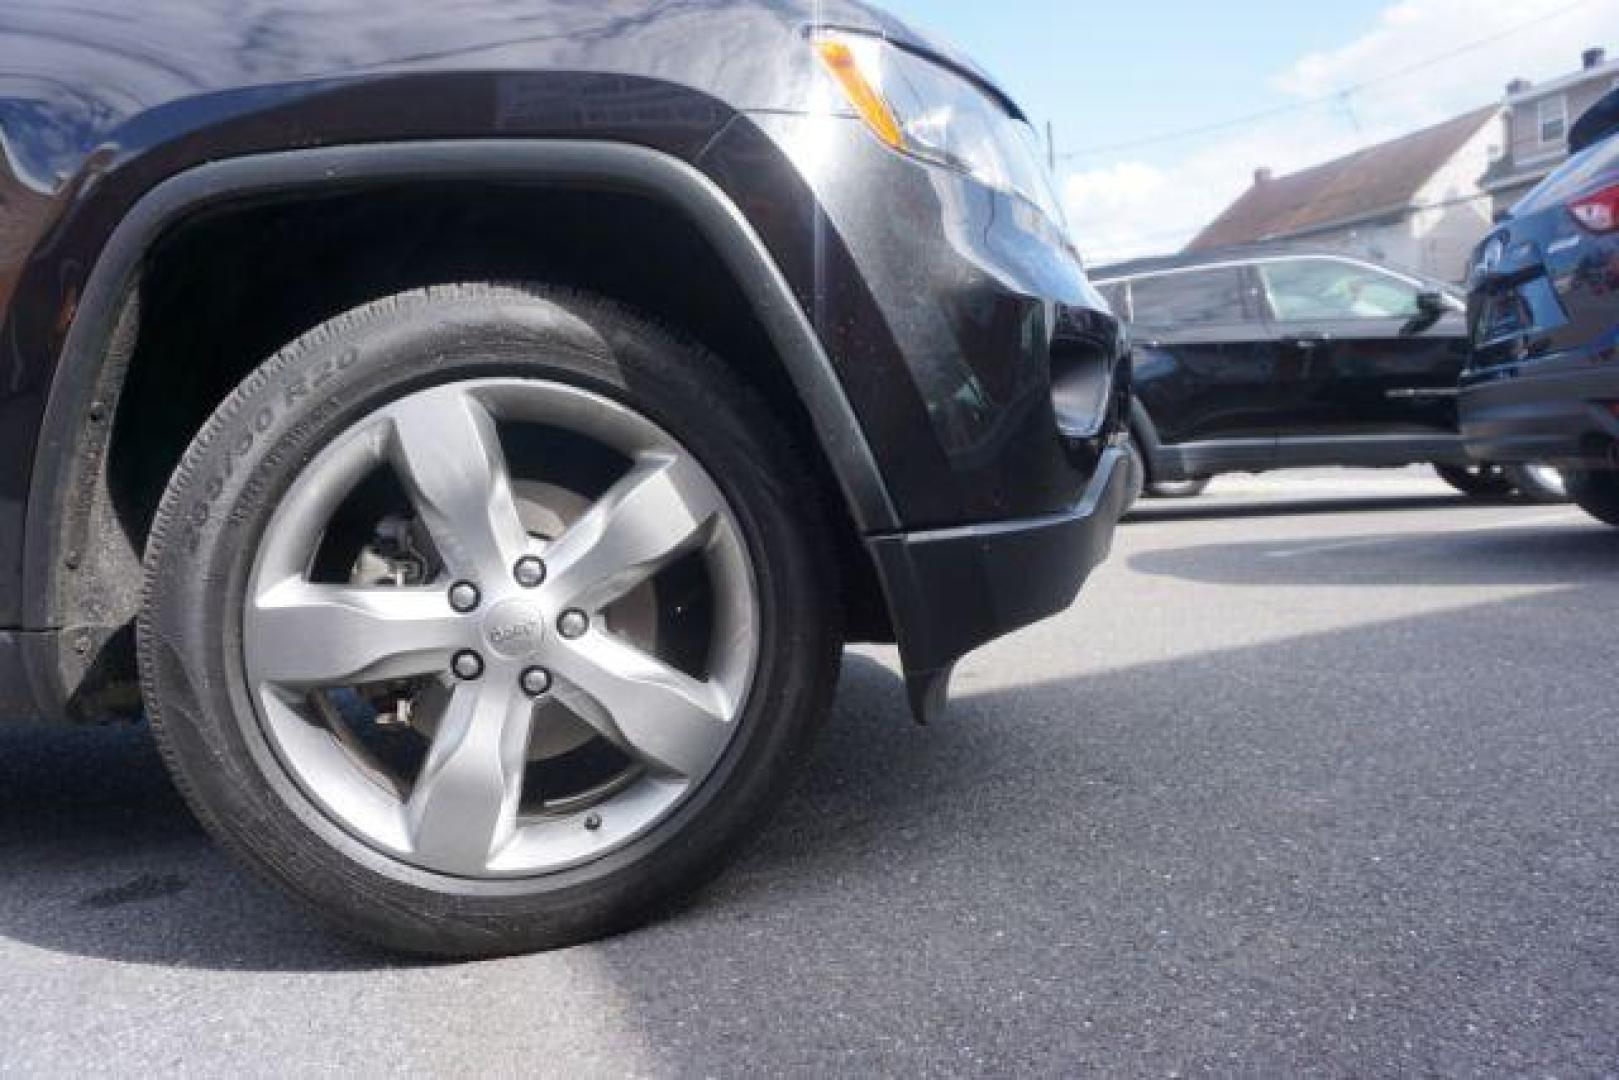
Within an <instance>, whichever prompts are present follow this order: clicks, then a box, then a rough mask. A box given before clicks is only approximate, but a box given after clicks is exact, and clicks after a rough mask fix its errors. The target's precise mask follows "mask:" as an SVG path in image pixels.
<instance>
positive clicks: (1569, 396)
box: [1460, 358, 1619, 467]
mask: <svg viewBox="0 0 1619 1080" xmlns="http://www.w3.org/2000/svg"><path fill="white" fill-rule="evenodd" d="M1613 402H1619V366H1615V365H1607V366H1603V367H1594V366H1593V365H1592V364H1591V363H1590V361H1588V360H1585V359H1583V358H1582V359H1579V360H1576V361H1568V362H1552V363H1546V364H1544V366H1542V365H1525V366H1524V367H1521V368H1519V369H1517V370H1515V371H1513V372H1511V373H1509V374H1504V375H1503V376H1501V377H1497V378H1493V379H1490V380H1489V381H1483V382H1474V383H1472V385H1469V386H1467V387H1465V388H1464V389H1463V391H1462V395H1461V405H1460V408H1461V420H1462V436H1463V438H1464V439H1465V441H1466V443H1467V452H1468V454H1469V455H1470V456H1471V457H1473V458H1474V459H1475V460H1478V461H1490V462H1501V463H1512V462H1526V461H1536V462H1540V461H1543V462H1547V463H1549V464H1553V465H1560V466H1565V467H1577V466H1591V465H1606V464H1611V463H1612V461H1613V455H1614V452H1615V447H1616V446H1619V417H1616V416H1615V415H1614V412H1613V410H1612V408H1611V407H1610V405H1611V403H1613Z"/></svg>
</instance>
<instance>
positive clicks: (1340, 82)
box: [1063, 0, 1619, 263]
mask: <svg viewBox="0 0 1619 1080" xmlns="http://www.w3.org/2000/svg"><path fill="white" fill-rule="evenodd" d="M1528 24H1533V29H1531V30H1527V31H1519V30H1517V28H1519V27H1523V26H1525V25H1528ZM1616 30H1619V0H1586V2H1585V3H1583V4H1577V3H1576V0H1515V2H1514V3H1511V4H1507V3H1497V2H1494V0H1487V2H1486V0H1400V2H1398V3H1394V4H1391V5H1389V6H1388V7H1386V8H1385V9H1384V10H1383V11H1382V13H1381V14H1380V15H1379V16H1378V17H1377V19H1376V21H1375V22H1374V24H1373V25H1372V26H1371V28H1370V29H1368V30H1367V31H1366V32H1365V33H1363V34H1361V35H1360V36H1358V37H1356V38H1354V39H1353V40H1351V41H1348V42H1346V43H1345V44H1343V45H1342V46H1340V47H1339V48H1336V49H1330V50H1327V51H1324V52H1317V53H1309V54H1306V55H1303V56H1301V57H1299V58H1298V59H1297V60H1296V61H1295V62H1294V63H1293V64H1291V65H1290V66H1289V67H1288V68H1287V69H1286V70H1284V71H1282V72H1279V73H1275V74H1273V75H1271V76H1270V78H1269V84H1270V85H1271V86H1272V87H1273V88H1274V89H1275V90H1276V91H1277V93H1278V94H1280V95H1281V96H1282V97H1281V100H1280V101H1279V102H1278V104H1280V105H1287V104H1288V103H1290V102H1292V103H1298V104H1299V105H1300V106H1301V107H1300V108H1298V109H1297V110H1295V111H1291V112H1287V113H1285V114H1283V115H1281V116H1277V117H1272V118H1270V119H1267V120H1264V121H1260V122H1256V123H1252V124H1245V125H1242V126H1240V127H1237V128H1234V129H1231V130H1228V131H1225V132H1219V133H1213V134H1211V135H1210V136H1208V137H1207V138H1203V139H1194V140H1187V141H1182V142H1176V143H1169V144H1165V145H1163V146H1157V147H1151V148H1146V147H1144V148H1141V149H1140V150H1138V151H1136V152H1134V153H1133V154H1131V155H1130V156H1129V157H1127V158H1125V159H1122V160H1116V161H1112V162H1109V161H1106V160H1105V159H1102V160H1096V159H1092V160H1089V161H1086V160H1081V161H1076V162H1075V163H1074V167H1073V168H1072V169H1071V170H1070V171H1069V172H1068V173H1067V175H1066V176H1065V177H1064V178H1063V194H1064V197H1065V201H1066V205H1067V208H1068V212H1069V217H1070V221H1071V223H1072V224H1073V227H1074V232H1075V234H1076V236H1077V237H1078V239H1079V243H1080V246H1081V248H1082V249H1083V250H1084V251H1085V252H1086V254H1087V256H1088V257H1089V258H1090V260H1091V261H1092V262H1093V263H1105V262H1110V261H1117V260H1119V259H1125V258H1131V257H1134V256H1137V255H1145V254H1151V253H1156V252H1165V251H1174V250H1177V249H1178V248H1180V247H1181V246H1182V245H1183V244H1184V243H1185V242H1186V241H1187V240H1189V239H1190V238H1191V237H1192V236H1193V235H1195V233H1196V232H1197V231H1198V230H1199V229H1200V228H1202V226H1204V225H1206V224H1207V223H1208V222H1209V221H1210V220H1212V219H1213V218H1214V216H1215V215H1217V214H1218V213H1219V212H1220V211H1221V210H1223V209H1224V208H1225V207H1226V206H1227V205H1229V204H1230V202H1231V201H1232V200H1233V199H1235V198H1236V197H1237V196H1238V195H1240V194H1241V193H1242V192H1243V191H1244V190H1246V189H1247V187H1248V186H1249V184H1251V183H1252V182H1253V173H1254V170H1255V169H1257V168H1260V167H1268V168H1271V169H1274V170H1275V171H1276V172H1277V173H1278V174H1283V173H1287V172H1292V171H1294V170H1297V169H1300V168H1305V167H1308V166H1310V165H1313V164H1318V163H1320V162H1323V161H1328V160H1330V159H1332V158H1334V157H1337V156H1339V155H1341V154H1344V153H1348V152H1350V151H1351V150H1354V149H1356V148H1357V147H1360V146H1365V145H1368V144H1371V143H1375V142H1379V141H1382V140H1384V139H1388V138H1392V137H1394V136H1396V135H1399V134H1402V133H1404V132H1407V131H1413V130H1416V129H1418V128H1421V127H1425V126H1427V125H1429V124H1433V123H1437V122H1439V121H1441V120H1444V119H1446V118H1448V117H1451V116H1455V115H1457V114H1459V113H1462V112H1465V111H1466V110H1468V109H1472V108H1476V107H1478V106H1480V105H1484V104H1489V103H1491V102H1495V101H1499V100H1500V99H1501V97H1502V95H1503V93H1504V91H1505V87H1506V84H1507V82H1508V81H1509V80H1510V79H1512V78H1515V77H1520V76H1521V77H1525V78H1530V79H1534V80H1537V81H1538V80H1545V79H1548V78H1555V77H1557V76H1559V75H1563V74H1566V73H1568V72H1570V71H1573V70H1574V69H1575V68H1576V67H1577V66H1578V64H1579V57H1580V53H1581V51H1582V50H1584V49H1585V48H1587V47H1589V46H1592V45H1607V46H1609V48H1610V50H1611V49H1613V48H1614V47H1615V46H1619V41H1616V40H1615V39H1614V37H1613V35H1614V33H1615V31H1616ZM1509 31H1511V32H1510V33H1509ZM1491 38H1496V40H1490V41H1486V39H1491ZM1475 42H1485V43H1484V44H1479V45H1477V47H1468V46H1470V45H1471V44H1472V43H1475ZM1458 50H1460V51H1458ZM1446 53H1455V55H1453V56H1451V57H1449V58H1446V59H1439V58H1440V57H1443V56H1444V55H1445V54H1446ZM1406 69H1414V73H1413V74H1409V75H1404V76H1402V77H1399V78H1394V79H1389V80H1386V81H1378V82H1376V83H1375V84H1373V85H1370V86H1366V87H1365V88H1363V89H1358V90H1355V91H1354V92H1353V93H1349V94H1343V93H1342V92H1343V91H1344V90H1346V89H1348V88H1351V87H1356V86H1358V85H1359V84H1361V83H1365V82H1367V81H1369V80H1375V79H1379V78H1380V77H1381V76H1384V75H1387V74H1389V73H1392V72H1399V71H1404V70H1406ZM1263 77H1264V76H1263V73H1256V78H1263ZM1320 99H1327V100H1320ZM1151 134H1152V133H1151V132H1143V135H1144V136H1150V135H1151Z"/></svg>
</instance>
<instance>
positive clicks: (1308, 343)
mask: <svg viewBox="0 0 1619 1080" xmlns="http://www.w3.org/2000/svg"><path fill="white" fill-rule="evenodd" d="M1331 341H1332V335H1331V334H1289V335H1287V336H1286V337H1284V338H1282V344H1283V345H1287V346H1290V347H1292V348H1295V349H1305V350H1310V349H1319V348H1321V347H1322V346H1323V345H1327V344H1330V343H1331Z"/></svg>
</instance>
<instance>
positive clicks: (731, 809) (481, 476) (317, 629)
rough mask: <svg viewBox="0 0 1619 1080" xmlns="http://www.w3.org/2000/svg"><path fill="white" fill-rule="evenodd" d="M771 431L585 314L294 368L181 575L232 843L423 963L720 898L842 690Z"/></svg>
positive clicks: (279, 365)
mask: <svg viewBox="0 0 1619 1080" xmlns="http://www.w3.org/2000/svg"><path fill="white" fill-rule="evenodd" d="M768 412H769V411H768V409H767V408H766V407H765V406H764V405H763V404H762V403H761V402H759V401H757V400H755V399H754V398H753V397H752V396H751V395H749V394H748V393H746V392H745V391H744V390H743V389H742V388H741V387H740V386H739V385H738V384H737V382H736V381H735V379H734V378H733V377H732V375H731V373H730V371H729V369H727V368H726V367H725V366H724V365H723V364H722V363H720V362H719V361H717V360H716V359H715V358H714V357H713V356H711V355H709V354H708V353H706V352H704V351H703V350H701V349H699V348H697V347H695V346H693V345H692V344H690V343H688V342H685V341H682V340H680V339H678V338H675V337H673V336H672V335H669V334H667V333H665V332H664V331H662V330H661V329H659V328H657V327H656V326H654V325H653V324H651V323H649V322H647V321H645V320H643V319H641V318H639V317H637V316H636V315H634V314H633V313H630V312H628V311H626V310H624V309H623V308H620V307H618V306H616V305H613V304H611V303H608V302H605V301H601V300H596V299H592V298H588V297H582V296H580V295H579V294H576V293H562V292H549V291H546V290H543V289H534V288H522V287H515V286H494V285H464V286H453V287H440V288H433V289H428V290H422V291H419V292H412V293H406V294H403V295H400V296H397V297H393V298H390V299H388V300H384V301H381V302H378V303H375V304H371V305H369V306H367V307H364V308H360V309H358V310H356V311H354V312H351V313H349V314H347V315H343V316H341V317H339V318H337V319H335V320H333V321H332V322H330V323H328V324H326V325H325V326H322V327H320V328H319V329H317V330H315V331H313V332H312V333H310V334H308V335H307V336H305V337H304V338H302V339H300V340H299V341H297V342H295V343H294V344H292V345H290V346H288V347H287V348H286V349H285V350H283V351H282V352H281V353H280V354H278V355H277V356H275V357H273V358H272V359H270V360H269V361H267V362H266V363H265V364H264V365H263V366H261V367H260V368H259V369H258V370H256V371H254V372H253V373H252V374H251V375H249V376H248V377H247V378H246V379H245V380H244V381H243V382H242V383H241V385H240V386H239V387H238V388H237V390H236V391H235V393H233V394H232V395H231V397H230V398H229V399H228V400H227V401H226V402H225V403H224V404H223V405H222V406H221V407H220V408H219V410H218V411H217V412H216V413H215V414H214V416H213V418H212V419H211V420H210V421H209V422H208V424H207V425H206V427H205V428H204V429H203V431H202V432H201V433H200V434H199V435H198V436H197V438H196V440H195V441H194V442H193V443H192V445H191V447H190V449H189V450H188V451H187V453H186V455H185V458H184V461H183V462H182V464H181V465H180V467H179V469H178V471H177V472H176V473H175V475H174V477H173V479H172V480H171V482H170V485H169V488H168V491H167V492H166V494H165V496H164V498H163V501H162V504H161V507H160V509H159V511H158V515H157V519H156V522H155V526H154V529H153V533H152V537H151V540H150V542H149V544H148V549H147V559H146V565H147V579H146V599H145V604H144V609H143V612H142V615H141V618H140V622H139V643H140V660H141V673H142V679H143V685H144V689H145V693H146V700H147V705H148V709H149V711H150V713H151V716H152V725H153V729H154V731H155V733H156V736H157V739H158V742H159V745H160V747H161V749H162V751H163V754H164V757H165V759H166V761H167V763H168V765H169V767H170V768H171V770H172V772H173V774H174V776H175V778H176V781H177V783H178V785H179V787H180V788H181V790H182V791H183V792H184V793H185V795H186V797H187V799H188V800H189V801H190V803H191V805H192V807H193V808H194V809H195V811H196V813H197V815H198V817H199V818H200V819H201V820H202V821H203V823H204V824H205V825H206V826H207V827H208V829H209V830H210V831H211V832H212V833H213V834H214V836H216V837H217V838H218V839H219V840H220V841H222V843H223V844H224V845H225V846H226V847H227V848H229V849H231V850H232V851H234V852H235V853H236V854H237V855H239V856H240V857H241V858H243V859H244V860H245V861H246V862H247V863H248V864H250V865H251V866H253V867H254V868H256V869H257V870H259V871H260V872H262V873H264V874H265V875H267V876H268V877H269V878H271V879H272V880H274V881H275V882H276V883H277V884H279V885H281V886H282V887H283V888H285V889H286V890H288V891H289V892H291V893H292V894H293V895H295V896H296V897H298V898H299V899H301V900H303V901H305V902H307V903H308V904H310V905H312V906H313V907H314V908H315V909H317V910H318V911H319V912H320V913H322V914H324V915H325V916H326V917H328V918H329V919H331V920H332V921H333V922H335V923H336V924H338V925H339V926H341V927H343V928H345V929H347V930H348V931H351V932H353V933H355V934H357V935H360V936H362V937H364V938H367V939H369V940H371V941H373V942H376V943H379V944H381V945H383V946H386V947H389V948H393V949H397V950H401V951H407V952H411V953H418V954H427V955H438V956H457V957H469V956H487V955H498V954H504V953H511V952H517V951H524V950H530V949H536V948H545V947H553V946H560V945H566V944H572V943H576V942H580V941H584V940H587V939H589V938H593V937H597V936H599V935H602V934H605V933H608V932H611V931H615V930H618V929H621V928H624V927H627V926H629V925H632V924H634V923H635V922H637V921H640V920H642V919H644V918H646V917H647V916H649V915H651V914H653V913H655V912H657V911H658V910H660V909H662V908H664V907H666V906H667V905H669V904H670V903H672V902H673V901H675V900H676V899H678V898H679V897H681V896H683V895H685V894H686V893H688V892H689V891H691V890H692V889H694V888H695V887H697V886H698V885H700V884H701V883H702V882H703V881H704V880H706V879H707V878H708V877H709V876H710V875H711V874H713V873H714V872H715V871H716V870H717V869H718V867H719V866H720V865H721V863H722V862H723V861H724V859H725V858H726V857H727V856H728V855H729V854H730V853H731V852H733V851H734V850H735V849H736V847H737V846H738V844H739V843H741V842H742V841H743V839H744V838H745V837H747V836H748V835H750V834H752V833H753V832H754V831H756V829H757V827H758V823H759V820H760V817H761V815H762V814H763V812H764V811H765V810H766V809H767V808H768V807H769V806H770V804H771V803H772V802H774V800H775V799H776V798H777V796H779V794H780V793H781V791H782V789H783V788H784V786H785V785H786V784H787V782H788V780H789V779H790V777H791V776H792V775H793V774H794V772H795V771H796V769H797V767H798V765H799V763H800V762H801V761H802V759H803V756H804V754H805V752H806V747H807V745H808V743H809V739H810V737H811V735H812V733H813V732H814V730H815V729H816V727H817V726H818V724H819V723H820V721H821V719H822V718H823V716H824V715H825V713H826V712H827V709H828V704H829V701H830V695H831V690H832V687H833V685H834V683H835V679H836V670H837V668H836V661H837V653H838V647H839V642H840V640H841V636H840V631H839V627H838V619H837V611H836V610H835V608H834V606H833V601H832V598H833V597H836V596H837V595H838V589H837V587H836V582H835V574H836V569H835V564H834V562H833V560H832V559H831V558H830V557H829V554H828V546H829V545H828V544H827V542H826V540H825V526H824V524H823V521H822V519H821V515H820V514H819V513H818V512H817V509H816V505H817V493H816V491H815V490H814V488H813V485H812V484H810V483H809V482H807V481H806V480H805V479H804V478H805V477H807V476H809V475H810V472H809V470H807V469H806V468H805V467H804V466H803V464H802V462H801V461H800V460H799V459H798V456H797V454H796V453H795V452H794V450H793V448H792V447H791V446H790V445H789V444H788V443H787V442H786V441H785V439H784V437H783V436H782V434H781V432H780V430H779V425H776V424H772V423H770V422H769V421H768V419H767V417H768Z"/></svg>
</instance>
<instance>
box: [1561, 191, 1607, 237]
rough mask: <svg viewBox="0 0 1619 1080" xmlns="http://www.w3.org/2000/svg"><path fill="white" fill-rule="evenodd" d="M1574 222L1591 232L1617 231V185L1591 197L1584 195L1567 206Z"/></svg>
mask: <svg viewBox="0 0 1619 1080" xmlns="http://www.w3.org/2000/svg"><path fill="white" fill-rule="evenodd" d="M1568 212H1569V213H1571V214H1573V215H1574V220H1575V221H1578V222H1579V223H1580V224H1581V225H1584V226H1585V227H1586V228H1587V229H1590V230H1591V231H1592V232H1599V233H1605V232H1613V231H1614V230H1615V229H1619V184H1615V185H1614V186H1613V187H1610V188H1604V189H1602V190H1601V191H1598V192H1596V193H1595V194H1593V195H1584V196H1581V197H1580V198H1578V199H1575V200H1574V201H1573V202H1571V203H1569V204H1568Z"/></svg>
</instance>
